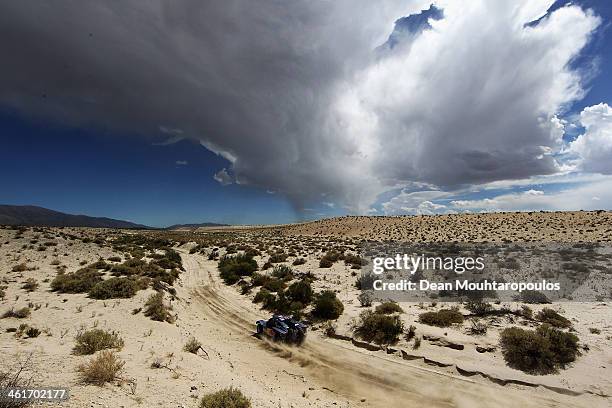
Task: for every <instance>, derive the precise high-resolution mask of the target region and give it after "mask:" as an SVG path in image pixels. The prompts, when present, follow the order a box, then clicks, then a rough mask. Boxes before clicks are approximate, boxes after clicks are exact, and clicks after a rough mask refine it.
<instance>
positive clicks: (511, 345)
mask: <svg viewBox="0 0 612 408" xmlns="http://www.w3.org/2000/svg"><path fill="white" fill-rule="evenodd" d="M500 344H501V348H502V354H503V356H504V359H505V361H506V363H507V364H508V365H509V366H510V367H512V368H516V369H518V370H521V371H525V372H527V373H530V374H550V373H554V372H556V371H557V370H558V369H559V368H565V366H566V365H567V364H568V363H571V362H572V361H574V360H575V359H576V357H577V355H578V354H579V352H578V337H576V336H575V335H574V334H572V333H564V332H562V331H560V330H558V329H555V328H553V327H552V326H550V325H547V324H544V325H542V326H540V327H538V329H537V330H524V329H520V328H518V327H510V328H507V329H504V330H503V331H502V333H501V339H500Z"/></svg>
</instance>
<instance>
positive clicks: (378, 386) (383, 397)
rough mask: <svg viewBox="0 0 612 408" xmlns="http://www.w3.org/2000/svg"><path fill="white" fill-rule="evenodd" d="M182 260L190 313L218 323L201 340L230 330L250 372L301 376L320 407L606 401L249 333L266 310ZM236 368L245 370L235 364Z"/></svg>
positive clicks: (195, 259)
mask: <svg viewBox="0 0 612 408" xmlns="http://www.w3.org/2000/svg"><path fill="white" fill-rule="evenodd" d="M183 263H184V265H185V268H186V272H185V274H184V276H183V287H184V289H185V290H187V291H189V292H190V293H191V294H192V296H193V300H194V305H193V306H196V308H194V309H193V311H194V313H195V314H196V315H199V317H198V318H199V319H200V320H202V319H204V320H203V321H204V322H205V323H203V324H210V325H211V326H214V327H216V328H219V327H223V329H224V330H222V333H223V334H222V335H221V337H218V338H214V337H217V334H216V333H215V332H214V331H213V330H211V331H209V333H211V335H213V336H214V337H213V338H209V339H207V343H210V344H215V347H227V346H229V344H228V343H227V341H226V338H227V337H228V336H230V337H231V339H232V343H231V347H234V348H238V349H237V350H236V351H235V352H234V353H233V355H234V356H235V358H236V362H238V363H243V364H246V365H248V366H249V367H251V368H252V371H251V372H249V373H248V375H249V376H258V375H264V374H262V373H267V374H269V373H276V375H275V378H277V380H276V383H274V384H272V385H278V384H279V383H278V381H284V380H281V379H280V378H279V376H283V377H290V378H291V379H293V380H296V379H301V381H302V383H303V384H310V385H311V386H310V388H309V389H316V390H321V392H320V393H319V394H318V395H317V398H316V401H317V402H318V403H319V404H321V405H320V406H327V405H331V403H332V401H333V402H339V403H343V404H346V405H347V406H348V405H351V406H352V405H355V406H373V407H378V406H384V407H406V406H427V407H498V406H499V407H504V406H512V407H515V406H521V407H527V406H534V407H535V406H537V407H555V406H584V407H586V406H588V407H593V406H598V405H602V404H603V403H604V402H605V401H602V399H600V398H597V397H593V396H587V395H583V396H580V397H571V396H567V395H562V394H558V393H555V392H552V391H549V390H546V389H543V388H541V387H539V388H535V389H534V388H527V387H521V386H514V385H507V386H500V385H497V384H493V383H491V382H488V381H486V380H483V381H475V380H472V379H467V378H464V377H461V376H459V375H452V374H449V373H446V372H441V371H437V370H435V369H432V368H429V367H422V366H418V365H415V364H412V363H409V362H406V361H404V360H401V359H398V358H397V357H395V356H392V355H386V354H384V353H383V352H370V351H366V350H363V349H359V348H356V347H353V346H351V345H350V344H347V343H344V342H341V341H338V340H332V339H329V338H324V337H322V336H321V335H320V334H319V333H318V332H311V333H310V334H309V336H308V339H307V341H306V343H305V345H303V346H302V347H299V348H297V347H290V346H285V345H280V344H271V343H269V342H267V341H263V340H259V339H257V338H255V337H253V336H252V333H253V329H254V322H255V321H256V320H258V319H261V318H264V317H266V312H262V311H260V310H259V309H258V307H257V306H255V305H253V304H252V303H250V301H249V300H248V299H246V298H243V297H241V296H240V295H239V294H238V293H237V292H236V290H235V289H234V288H232V287H227V286H225V285H223V284H222V282H221V281H220V280H219V279H218V277H217V270H216V267H215V265H216V263H215V262H211V261H207V260H205V259H204V258H203V257H202V256H200V255H187V254H184V256H183ZM218 331H221V330H218ZM240 349H242V350H240ZM244 350H250V352H248V353H244ZM241 351H243V353H241ZM244 359H246V361H244ZM229 363H230V364H233V363H232V362H231V361H230V362H229ZM234 373H235V374H236V375H238V376H240V375H241V374H244V375H246V373H242V372H241V371H240V370H236V371H235V372H234ZM312 385H315V386H314V387H313V386H312ZM280 397H281V398H280V401H282V396H280ZM326 400H327V402H326ZM282 405H283V406H284V405H289V404H282ZM291 405H292V406H296V405H297V406H302V405H303V406H312V401H308V400H303V401H300V400H297V401H295V400H294V401H292V402H291ZM602 406H603V405H602Z"/></svg>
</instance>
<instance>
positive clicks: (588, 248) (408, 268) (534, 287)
mask: <svg viewBox="0 0 612 408" xmlns="http://www.w3.org/2000/svg"><path fill="white" fill-rule="evenodd" d="M361 254H362V256H363V257H364V258H366V259H367V260H368V264H367V265H365V266H363V267H362V269H361V276H360V278H359V281H358V286H359V287H360V288H361V289H362V290H364V291H370V292H372V294H373V295H374V296H375V297H376V298H379V299H391V300H396V301H426V300H429V299H437V300H440V301H464V300H465V299H466V298H470V297H472V298H474V297H475V298H491V299H497V300H501V301H513V300H521V301H527V300H526V299H527V298H528V297H530V298H532V299H533V298H534V296H536V298H537V299H538V300H542V301H602V300H608V299H610V298H611V296H612V273H611V270H612V268H610V266H609V259H610V258H611V257H612V246H610V245H608V244H603V243H510V242H505V243H504V242H502V243H398V242H383V243H380V242H364V243H363V244H362V246H361Z"/></svg>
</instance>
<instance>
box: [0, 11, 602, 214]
mask: <svg viewBox="0 0 612 408" xmlns="http://www.w3.org/2000/svg"><path fill="white" fill-rule="evenodd" d="M429 3H430V2H427V1H399V0H397V1H394V0H385V1H376V2H372V1H367V0H355V1H348V0H337V1H316V2H311V1H280V0H265V1H259V2H253V1H248V0H229V1H223V2H203V1H196V0H184V1H172V2H167V1H153V0H152V1H146V2H143V1H122V2H107V1H97V2H78V3H72V2H27V1H23V2H5V3H4V4H3V5H2V6H1V7H2V13H0V47H1V48H2V51H3V54H4V56H5V58H4V59H3V63H2V64H1V65H0V104H1V105H2V106H3V107H5V108H9V109H13V110H15V111H18V112H20V113H23V114H26V115H33V116H38V117H44V118H48V119H50V120H53V121H59V122H62V123H66V124H69V125H72V126H95V127H99V128H103V129H110V130H120V131H122V132H125V134H130V133H133V134H137V135H144V136H147V137H150V138H151V140H152V141H153V142H155V143H160V144H164V143H172V142H173V141H176V140H179V139H181V138H189V139H194V140H197V141H199V142H201V143H202V145H203V146H205V147H206V148H208V149H210V150H212V151H213V152H215V153H217V154H219V155H221V156H223V157H225V158H226V159H227V160H228V161H229V163H228V166H227V167H228V169H229V171H230V172H231V175H232V177H233V179H234V180H235V181H236V182H237V183H238V184H250V185H254V186H259V187H261V188H262V189H266V190H271V191H275V192H278V193H280V194H284V195H285V196H286V197H288V198H289V199H290V200H291V201H292V202H293V203H294V204H295V206H296V207H297V208H303V207H304V205H306V204H307V203H311V202H321V201H323V199H324V200H325V201H327V202H329V201H333V202H337V203H339V204H341V205H343V206H345V207H347V208H349V209H350V210H351V211H356V212H364V211H366V210H367V208H368V207H369V206H370V205H371V204H372V203H373V202H374V201H375V200H376V197H377V196H378V195H379V194H380V193H382V192H384V191H387V190H391V189H394V188H395V189H397V188H399V187H402V186H404V185H406V184H408V183H413V182H418V183H428V184H431V185H435V186H438V187H441V188H447V189H452V188H457V187H458V186H463V185H469V184H478V183H486V182H492V181H496V180H506V179H518V178H526V177H530V176H534V175H544V174H553V173H555V172H557V171H558V165H557V163H556V162H555V159H554V158H553V156H552V154H551V152H554V151H557V150H559V149H560V148H561V146H560V138H559V135H558V128H557V126H556V124H557V123H558V121H557V115H559V114H561V113H563V112H564V109H565V108H566V106H567V105H568V104H570V103H571V102H573V101H575V100H577V99H580V98H581V97H582V96H583V84H582V79H581V75H580V73H579V72H578V71H576V70H573V69H572V68H571V64H570V62H571V61H572V60H573V59H574V58H575V57H576V56H577V55H578V54H579V52H580V50H581V49H582V48H583V47H584V46H585V45H586V43H587V42H588V41H589V38H590V36H591V34H592V33H593V32H594V30H595V29H596V28H597V26H598V24H599V19H598V18H597V17H596V16H594V15H593V14H592V13H591V12H590V11H585V10H583V9H581V8H580V7H578V6H565V7H561V8H559V9H557V10H555V11H554V12H552V13H550V14H546V12H547V10H548V9H549V7H550V6H551V4H552V1H549V0H546V1H545V0H539V1H527V0H523V1H515V2H505V1H504V2H485V1H468V2H446V1H440V2H436V7H437V9H438V10H440V13H436V18H430V19H429V20H428V22H427V24H425V23H424V22H423V21H422V19H421V20H419V26H418V28H419V29H418V32H413V33H411V35H405V33H406V27H404V26H401V27H400V26H399V25H398V26H397V27H395V30H394V22H395V21H398V24H401V22H402V21H409V20H405V19H403V20H402V18H403V17H406V16H409V15H415V14H419V13H420V12H421V10H432V9H430V4H429ZM408 31H410V30H409V29H408ZM393 33H395V34H396V35H393ZM398 33H400V34H402V35H399V34H398ZM390 38H391V39H392V40H393V47H389V49H388V50H384V52H381V46H382V45H384V44H387V43H388V41H389V39H390ZM219 174H222V175H223V176H224V177H220V176H219ZM229 174H230V173H228V170H226V169H219V173H217V174H216V175H215V178H216V179H219V180H220V182H222V183H223V184H229V183H230V182H231V181H230V175H229ZM203 176H204V177H213V175H203ZM225 176H227V177H225Z"/></svg>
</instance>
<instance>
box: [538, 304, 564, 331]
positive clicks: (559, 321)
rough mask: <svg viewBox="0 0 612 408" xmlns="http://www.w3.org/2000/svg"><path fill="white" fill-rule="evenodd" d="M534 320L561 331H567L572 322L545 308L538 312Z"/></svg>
mask: <svg viewBox="0 0 612 408" xmlns="http://www.w3.org/2000/svg"><path fill="white" fill-rule="evenodd" d="M536 319H538V320H539V321H541V322H542V323H548V324H550V325H551V326H553V327H559V328H562V329H567V328H568V327H571V326H572V322H570V321H569V320H568V319H566V318H565V317H563V316H561V315H560V314H559V313H557V312H555V311H554V310H552V309H549V308H547V307H545V308H544V309H542V310H540V311H539V312H538V314H537V315H536Z"/></svg>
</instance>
